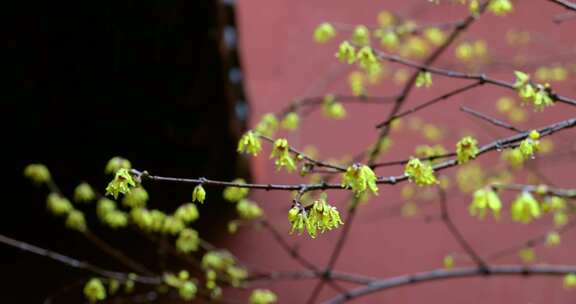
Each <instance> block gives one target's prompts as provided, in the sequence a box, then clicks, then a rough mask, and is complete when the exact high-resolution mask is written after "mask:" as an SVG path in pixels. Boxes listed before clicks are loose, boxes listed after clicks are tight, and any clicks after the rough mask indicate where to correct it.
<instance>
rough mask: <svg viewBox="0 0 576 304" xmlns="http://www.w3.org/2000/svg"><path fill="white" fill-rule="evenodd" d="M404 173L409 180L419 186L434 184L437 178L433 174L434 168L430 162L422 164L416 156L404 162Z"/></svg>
mask: <svg viewBox="0 0 576 304" xmlns="http://www.w3.org/2000/svg"><path fill="white" fill-rule="evenodd" d="M404 174H406V176H408V178H409V179H410V181H412V182H415V183H416V184H417V185H419V186H426V185H434V184H437V183H438V180H437V179H436V177H435V176H434V169H433V168H432V165H430V164H424V163H422V162H421V161H420V160H419V159H417V158H410V161H409V162H408V163H407V164H406V167H405V169H404Z"/></svg>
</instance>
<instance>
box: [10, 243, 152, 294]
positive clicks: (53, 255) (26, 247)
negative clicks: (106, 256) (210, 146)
mask: <svg viewBox="0 0 576 304" xmlns="http://www.w3.org/2000/svg"><path fill="white" fill-rule="evenodd" d="M0 243H3V244H5V245H8V246H12V247H14V248H17V249H20V250H22V251H26V252H30V253H34V254H37V255H40V256H44V257H47V258H49V259H52V260H54V261H57V262H60V263H62V264H65V265H67V266H70V267H73V268H77V269H83V270H86V271H89V272H92V273H95V274H97V275H101V276H103V277H107V278H112V279H116V280H118V281H121V282H125V281H128V280H129V279H130V277H131V276H130V274H128V273H124V272H118V271H112V270H107V269H103V268H100V267H98V266H95V265H93V264H90V263H88V262H84V261H80V260H77V259H74V258H71V257H69V256H66V255H63V254H61V253H58V252H55V251H51V250H48V249H44V248H40V247H38V246H34V245H31V244H28V243H26V242H22V241H18V240H15V239H12V238H9V237H7V236H4V235H1V234H0ZM133 279H134V281H136V282H139V283H142V284H160V283H161V282H162V278H161V277H155V276H136V277H134V278H133Z"/></svg>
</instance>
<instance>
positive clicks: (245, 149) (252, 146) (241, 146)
mask: <svg viewBox="0 0 576 304" xmlns="http://www.w3.org/2000/svg"><path fill="white" fill-rule="evenodd" d="M236 150H237V151H238V152H239V153H248V154H252V155H254V156H256V155H258V153H260V151H261V150H262V143H261V142H260V137H258V134H256V133H255V132H253V131H248V132H246V133H244V135H242V137H241V138H240V141H238V148H237V149H236Z"/></svg>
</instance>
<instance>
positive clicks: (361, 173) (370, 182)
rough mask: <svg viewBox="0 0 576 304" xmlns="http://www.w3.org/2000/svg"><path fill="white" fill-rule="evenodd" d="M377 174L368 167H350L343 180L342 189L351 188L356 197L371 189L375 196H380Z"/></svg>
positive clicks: (356, 165)
mask: <svg viewBox="0 0 576 304" xmlns="http://www.w3.org/2000/svg"><path fill="white" fill-rule="evenodd" d="M376 179H377V178H376V174H374V171H372V169H370V167H368V166H366V165H358V164H355V165H352V166H350V167H348V169H347V170H346V173H344V176H343V178H342V187H345V188H351V189H352V191H353V192H354V193H355V194H356V196H357V197H358V196H360V195H361V194H362V193H364V192H365V191H366V190H368V189H370V190H371V191H372V193H373V194H375V195H378V186H376Z"/></svg>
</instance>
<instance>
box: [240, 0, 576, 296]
mask: <svg viewBox="0 0 576 304" xmlns="http://www.w3.org/2000/svg"><path fill="white" fill-rule="evenodd" d="M515 3H516V10H515V12H514V13H513V14H512V15H510V16H508V17H507V18H499V17H495V16H485V17H483V18H482V19H481V20H480V21H478V22H477V23H476V24H475V25H474V26H473V27H472V28H471V30H470V31H469V32H468V33H467V34H466V35H465V36H464V37H465V38H470V39H478V38H482V39H485V40H486V41H487V42H488V43H489V47H490V53H491V54H492V58H493V59H495V60H498V61H502V62H512V60H513V58H514V56H515V55H516V54H517V53H518V52H520V51H521V52H524V54H526V56H527V58H528V59H529V61H530V60H535V58H545V57H546V56H551V57H552V58H560V57H559V56H560V55H561V54H562V55H563V56H564V57H562V58H563V61H555V60H556V59H554V60H552V61H551V62H552V63H554V62H566V60H568V61H570V60H571V57H570V55H568V57H566V54H570V52H572V54H573V52H574V50H575V49H574V48H575V46H576V44H575V40H574V34H573V31H574V26H576V22H567V23H565V24H562V25H557V24H554V23H553V22H552V18H553V16H554V15H557V14H560V13H563V12H564V11H563V10H562V9H561V8H559V7H557V6H554V5H552V4H550V3H548V2H547V1H516V2H515ZM238 6H239V7H238V18H239V24H240V30H241V33H240V34H241V47H242V55H243V65H244V68H245V71H246V74H247V79H246V85H247V92H248V94H249V96H250V100H251V106H252V112H251V119H252V124H254V123H255V122H256V121H257V120H258V119H259V117H260V116H261V115H262V114H263V113H267V112H274V111H278V110H279V109H281V108H282V107H284V106H286V105H287V104H288V103H289V102H290V101H291V100H293V99H294V98H296V97H299V96H311V95H312V96H318V95H323V94H324V93H327V92H333V93H347V92H348V89H347V86H346V73H344V74H342V73H340V74H341V75H340V76H338V77H335V79H333V81H332V82H331V83H330V84H329V85H328V86H327V88H325V89H322V88H321V89H317V88H315V84H316V83H318V82H319V81H320V80H321V79H323V78H326V77H327V75H333V74H334V71H337V70H339V69H341V68H342V67H343V65H342V64H340V63H338V62H337V60H336V59H335V58H334V55H333V54H334V52H335V50H336V47H337V44H338V42H337V41H333V42H331V43H329V44H327V45H317V44H315V43H314V42H313V40H312V32H313V30H314V28H315V27H316V25H317V24H319V23H320V22H323V21H333V22H341V23H346V24H352V25H354V24H360V23H363V24H367V25H376V15H377V13H378V12H379V11H381V10H389V11H395V12H400V13H401V14H402V13H405V14H408V15H412V16H414V15H415V14H417V15H418V16H417V17H416V18H415V20H416V21H417V22H420V23H422V24H429V23H435V22H445V21H455V20H460V19H461V18H462V17H463V16H465V14H466V11H465V10H463V9H461V8H458V7H456V6H439V7H435V8H434V7H432V5H430V4H428V3H427V1H424V0H411V1H368V0H356V1H347V0H317V1H306V0H289V1H288V0H274V1H270V0H268V1H264V0H250V1H240V2H239V5H238ZM415 8H416V9H415ZM418 8H424V9H423V10H419V9H418ZM507 29H515V30H521V31H535V34H534V35H533V39H534V41H535V43H534V44H531V45H530V46H529V47H524V48H520V49H518V48H516V49H511V48H509V47H508V46H507V45H506V42H505V41H506V40H505V33H506V30H507ZM343 37H345V36H340V37H339V38H343ZM336 40H339V39H336ZM452 54H453V50H452V49H450V50H449V51H448V52H446V53H445V54H444V56H442V57H441V59H440V61H439V63H438V65H446V64H447V63H450V62H453V61H454V59H453V55H452ZM344 68H345V67H344ZM512 71H513V68H512V67H509V66H504V67H501V68H499V69H497V70H496V69H491V70H490V73H489V74H490V76H492V77H494V78H499V79H504V80H508V81H511V80H512V79H513V75H512ZM529 71H530V70H529ZM572 75H574V74H572ZM573 77H574V76H573ZM434 81H435V83H434V87H433V88H431V89H429V90H426V89H419V90H416V91H415V92H414V93H413V94H412V95H411V96H410V99H409V100H408V102H407V103H406V104H405V106H404V108H405V109H406V108H410V107H413V106H414V105H417V104H419V103H422V102H424V101H426V100H428V99H430V98H431V97H434V96H438V95H440V94H441V93H443V92H447V91H449V90H451V89H454V88H457V87H459V86H462V84H464V83H465V82H462V81H454V80H450V79H443V78H441V77H439V76H435V78H434ZM555 87H556V88H558V90H559V91H560V92H561V93H563V94H564V95H568V96H576V86H575V85H574V81H573V80H571V81H568V82H566V83H564V84H562V85H555ZM399 89H400V87H399V86H396V85H394V84H392V82H391V81H389V80H388V81H384V82H383V83H382V84H381V85H379V86H377V87H372V88H370V94H371V95H380V96H382V95H392V94H396V93H397V92H398V91H399ZM504 95H508V96H513V95H514V93H513V92H510V91H506V90H503V89H498V88H491V87H485V88H480V89H477V90H474V91H470V92H468V93H465V94H461V95H459V96H457V97H454V98H452V99H450V100H448V101H445V102H443V103H442V104H440V105H437V106H435V107H432V108H429V109H427V110H424V111H422V112H421V113H420V117H423V118H424V120H425V121H426V122H431V123H434V124H437V125H440V126H442V127H443V128H444V130H445V132H446V136H445V140H444V141H443V144H444V145H445V146H446V147H453V146H454V144H455V143H456V141H457V140H458V138H459V137H460V136H462V134H463V132H464V131H467V130H469V131H472V132H473V133H474V134H475V135H476V137H477V138H478V139H479V141H480V143H487V142H490V141H492V140H494V139H495V138H498V137H503V136H508V135H510V132H509V131H507V130H503V129H499V128H496V127H494V126H491V125H487V124H485V123H483V122H480V121H478V120H475V119H474V118H471V117H470V116H468V115H466V114H464V113H462V112H460V111H459V110H458V109H459V107H460V106H461V105H466V106H469V107H471V108H474V109H476V110H478V111H481V112H484V113H487V114H491V115H496V116H497V114H496V111H495V109H494V105H495V103H496V100H497V99H498V98H499V97H501V96H504ZM389 109H390V105H362V106H356V105H354V106H352V105H350V106H347V110H348V117H347V119H346V120H344V121H341V122H338V121H333V120H327V119H325V118H323V117H322V116H321V115H320V113H319V111H316V112H315V113H313V114H312V115H310V116H309V117H308V118H307V119H305V120H304V121H302V123H301V128H300V130H299V132H297V133H291V134H285V133H282V134H281V135H282V136H286V137H287V138H288V140H289V142H290V143H291V144H293V145H294V146H296V147H297V148H302V147H304V146H306V145H308V144H311V143H314V144H316V145H317V146H318V147H319V149H320V158H322V159H327V158H331V157H342V156H344V155H346V154H348V155H350V154H354V153H356V152H357V151H360V150H361V149H364V148H365V147H366V146H367V145H368V144H370V143H371V142H372V141H373V140H374V139H375V138H376V136H377V131H376V129H375V128H374V125H375V124H376V123H378V122H380V121H382V120H383V119H385V118H386V115H387V114H388V112H389ZM530 111H531V110H530ZM574 113H575V112H574V109H573V108H569V107H567V106H564V105H556V106H555V107H554V108H553V109H549V110H546V112H545V113H543V114H539V115H535V116H533V118H531V119H530V121H529V122H528V123H527V124H525V125H523V126H522V127H528V126H542V125H545V124H548V123H551V122H554V121H556V120H559V119H566V118H570V117H573V116H574ZM501 118H504V117H501ZM574 134H575V133H574V132H573V131H566V132H564V133H563V134H561V135H559V136H557V137H556V140H555V143H556V147H557V149H570V148H571V147H573V145H574ZM393 140H394V146H393V148H392V150H391V151H390V152H388V153H387V154H385V155H384V156H383V157H382V158H381V159H382V160H396V159H404V158H407V157H408V156H409V155H410V154H411V153H412V152H413V150H414V147H415V146H416V145H418V144H421V143H423V140H422V138H421V136H419V135H417V134H416V133H413V132H412V133H411V132H408V131H402V132H399V133H394V135H393ZM268 151H269V150H266V151H264V153H262V155H261V156H260V157H258V158H256V159H254V161H253V166H254V171H255V173H256V174H255V176H256V181H258V182H272V183H289V182H298V181H300V179H299V178H297V177H292V176H288V175H286V174H284V173H276V171H275V168H274V165H273V162H271V161H269V160H268V159H267V153H268ZM498 158H499V155H497V152H492V153H490V154H488V155H485V156H482V157H481V160H480V161H481V163H482V164H484V165H486V166H490V165H493V164H495V163H496V161H495V160H496V159H498ZM541 162H542V164H543V165H542V168H543V169H542V170H543V173H544V174H546V175H547V176H548V177H549V178H550V179H551V182H552V183H554V184H555V185H556V186H559V187H575V186H576V185H575V184H574V169H575V166H574V163H573V162H572V161H570V159H565V160H564V161H549V160H544V159H543V160H541ZM445 172H446V173H447V174H448V175H450V176H453V175H454V172H455V170H454V169H450V170H448V171H445ZM377 173H378V174H379V175H398V174H401V173H402V167H388V168H386V169H382V170H379V171H378V172H377ZM399 189H400V187H399V186H397V187H391V186H381V187H380V195H379V196H378V197H377V198H375V199H372V200H371V201H370V202H369V203H368V204H366V205H363V206H362V207H361V208H360V210H359V214H358V216H357V218H356V222H355V223H354V226H353V228H352V231H351V234H350V236H349V238H348V241H347V245H346V248H345V249H344V251H343V252H342V255H341V258H340V260H339V262H338V263H337V267H336V269H337V270H341V271H346V272H354V273H362V274H364V275H368V276H374V277H380V278H385V277H389V276H395V275H400V274H405V273H412V272H418V271H425V270H430V269H434V268H438V267H441V265H442V258H443V257H444V256H445V255H446V254H449V253H460V254H463V251H462V250H461V249H460V247H459V246H458V244H457V243H456V242H455V241H454V240H453V238H452V237H451V235H450V234H449V233H448V231H447V229H446V227H445V226H444V225H443V224H442V223H441V222H440V221H430V222H426V221H425V220H424V219H423V218H424V216H425V215H431V216H434V215H437V214H438V205H437V204H433V205H432V206H430V207H427V208H425V209H424V211H423V213H424V215H423V216H420V217H417V218H415V219H405V218H402V217H399V216H394V217H389V216H387V213H388V212H389V208H390V206H399V205H401V204H402V201H401V198H400V195H399V192H400V191H399ZM340 198H342V195H341V193H340V194H338V193H337V192H331V193H330V201H331V202H333V203H335V204H339V205H338V207H339V208H340V209H341V210H344V209H345V205H344V204H342V203H341V201H342V200H341V199H340ZM511 198H512V197H508V196H506V201H507V202H509V201H510V199H511ZM253 199H254V200H256V201H258V202H260V203H261V205H262V206H263V207H264V208H265V210H266V212H267V215H268V216H269V218H271V219H272V220H273V221H274V222H275V223H276V225H277V227H278V228H279V230H280V231H281V232H282V233H284V234H285V235H286V236H287V238H288V239H289V241H291V242H293V243H294V244H298V245H299V248H300V252H301V253H302V254H303V255H305V256H306V257H307V258H308V259H310V260H311V261H313V262H314V263H316V264H317V265H318V266H319V267H320V268H322V267H323V266H324V265H325V264H326V263H327V260H328V256H329V255H330V253H331V252H332V249H333V247H334V245H335V242H336V240H337V237H338V235H339V233H340V231H341V230H336V231H332V232H329V233H326V234H324V235H321V236H320V237H318V238H317V239H315V240H311V239H309V238H308V237H307V236H298V235H290V236H289V235H288V230H289V223H288V221H287V220H286V212H287V210H288V208H289V207H290V205H291V202H290V200H291V196H290V194H288V193H283V192H269V193H265V192H253ZM469 202H470V197H469V196H467V195H462V194H459V192H456V193H455V194H452V195H451V198H450V201H449V206H450V210H451V212H452V213H453V216H454V218H455V222H456V224H457V225H458V226H459V227H460V228H461V231H462V233H463V234H464V235H465V236H466V238H467V239H468V240H469V241H470V242H471V244H472V245H473V246H474V248H476V250H477V251H478V252H479V253H480V254H482V255H486V254H490V253H491V252H494V251H497V250H499V249H501V248H503V247H508V246H514V245H517V244H518V243H520V242H522V241H523V240H524V239H526V238H530V237H533V236H536V235H538V234H541V233H544V232H546V231H548V230H549V229H550V227H552V224H551V220H550V219H549V218H545V219H542V220H539V221H537V222H536V223H534V224H532V225H521V224H512V223H510V221H509V220H507V219H506V220H502V221H500V222H494V221H493V220H486V221H483V222H481V221H478V220H476V219H473V218H471V217H470V216H469V215H468V212H467V207H468V204H469ZM506 206H509V205H508V203H506ZM575 237H576V233H574V232H572V233H567V234H565V235H564V237H563V245H562V247H560V248H555V249H554V248H553V249H551V248H546V247H544V246H540V247H538V248H537V249H536V253H537V256H538V262H539V263H560V264H561V263H575V262H576V258H575V256H576V245H575V243H574V238H575ZM233 242H234V246H235V247H234V248H235V253H236V254H237V255H238V256H239V257H240V258H241V259H242V260H244V261H246V262H247V263H248V264H250V265H253V266H256V268H257V269H261V270H263V271H271V270H298V269H302V267H301V266H300V265H298V264H297V263H295V262H294V261H292V260H291V259H290V258H289V257H288V256H287V255H286V253H285V252H284V251H282V250H281V249H280V248H279V246H278V245H277V244H276V243H275V242H274V240H273V239H272V238H271V237H270V235H269V234H267V233H266V232H265V231H256V230H251V229H244V230H242V231H241V232H240V233H239V235H238V236H237V238H236V239H235V240H234V241H233ZM494 263H496V264H506V263H520V261H519V259H518V257H517V255H515V254H512V255H509V256H507V257H505V258H502V259H498V260H495V261H494ZM457 265H460V266H463V265H471V263H470V262H469V261H466V260H465V259H459V260H458V262H457ZM315 282H316V281H314V280H303V281H297V282H296V281H284V282H281V283H276V284H272V285H262V286H268V287H269V288H271V289H273V290H275V291H277V292H278V293H279V295H280V299H281V301H280V302H281V303H303V302H304V301H305V300H306V299H307V297H308V295H309V294H310V291H311V290H312V288H313V287H314V286H315ZM345 286H348V285H345ZM350 287H351V286H350ZM331 295H334V292H333V290H331V288H330V287H325V288H324V292H323V293H322V295H321V297H320V299H321V300H325V299H327V298H329V297H330V296H331ZM424 302H426V303H574V302H576V293H575V292H567V291H565V290H563V289H562V282H561V278H550V277H546V278H502V277H499V278H489V279H484V278H474V279H462V280H453V281H441V282H434V283H425V284H421V285H417V286H409V287H402V288H398V289H394V290H390V291H386V292H382V293H379V294H376V295H373V296H368V297H364V298H360V299H358V300H357V301H355V302H354V303H424Z"/></svg>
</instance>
